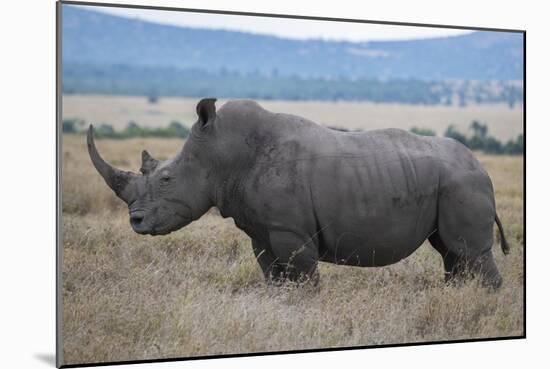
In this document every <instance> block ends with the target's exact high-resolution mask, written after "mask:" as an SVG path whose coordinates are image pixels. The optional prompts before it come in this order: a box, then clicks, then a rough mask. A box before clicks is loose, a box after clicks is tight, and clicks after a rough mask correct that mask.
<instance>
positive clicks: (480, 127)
mask: <svg viewBox="0 0 550 369" xmlns="http://www.w3.org/2000/svg"><path fill="white" fill-rule="evenodd" d="M470 129H471V130H472V131H474V136H479V137H481V138H485V137H486V136H487V131H488V128H487V125H486V124H481V123H480V122H478V121H477V120H474V121H473V122H472V124H471V125H470Z"/></svg>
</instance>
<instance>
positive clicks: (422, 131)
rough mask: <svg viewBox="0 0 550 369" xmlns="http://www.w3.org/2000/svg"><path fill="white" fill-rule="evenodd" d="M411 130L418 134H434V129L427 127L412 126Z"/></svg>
mask: <svg viewBox="0 0 550 369" xmlns="http://www.w3.org/2000/svg"><path fill="white" fill-rule="evenodd" d="M411 132H412V133H415V134H417V135H420V136H435V131H433V130H431V129H429V128H418V127H412V128H411Z"/></svg>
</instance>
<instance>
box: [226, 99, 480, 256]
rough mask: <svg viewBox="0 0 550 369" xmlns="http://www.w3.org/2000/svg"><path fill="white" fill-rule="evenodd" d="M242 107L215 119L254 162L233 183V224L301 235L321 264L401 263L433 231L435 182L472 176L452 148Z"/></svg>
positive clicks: (463, 156)
mask: <svg viewBox="0 0 550 369" xmlns="http://www.w3.org/2000/svg"><path fill="white" fill-rule="evenodd" d="M245 105H246V106H245V108H243V106H242V104H241V105H240V106H239V104H236V105H233V106H230V108H231V109H227V110H226V111H225V112H224V113H223V114H224V115H225V117H229V116H230V117H231V120H232V122H233V124H234V125H241V126H239V127H233V128H234V130H235V129H242V131H241V132H239V136H240V137H242V140H243V141H242V143H241V144H242V145H243V147H244V148H245V150H248V151H253V152H254V155H253V160H250V161H249V162H247V164H246V168H244V167H243V169H242V171H243V172H242V173H241V175H240V178H241V179H240V180H239V182H240V187H241V188H242V192H241V193H242V198H241V201H240V203H241V206H240V208H239V209H240V210H239V211H240V213H239V214H235V215H236V216H234V218H235V220H236V222H237V224H239V223H240V224H241V225H243V228H248V229H252V230H253V231H255V230H257V228H258V227H260V228H262V232H263V233H265V230H269V229H277V230H281V229H283V230H288V231H290V232H293V233H297V234H300V233H302V234H304V235H306V236H307V241H308V242H312V243H314V244H315V245H316V246H317V247H318V248H319V250H320V254H321V256H322V258H323V259H324V260H327V261H331V262H337V263H343V264H350V265H362V266H378V265H387V264H391V263H394V262H396V261H398V260H400V259H402V258H404V257H406V256H408V255H409V254H410V253H412V252H413V251H414V250H415V249H416V248H417V247H418V246H419V245H420V244H421V243H422V242H423V241H424V240H425V239H426V237H427V236H428V234H429V233H430V232H431V231H433V229H434V227H435V222H436V217H437V198H438V191H439V188H440V181H441V177H442V176H443V177H445V176H448V175H447V173H454V175H457V173H458V174H460V173H462V172H464V173H466V172H472V171H473V172H476V173H477V172H480V168H481V167H480V166H479V163H477V161H476V160H475V159H474V158H473V156H472V155H471V153H470V152H469V150H468V149H466V148H465V147H464V146H462V145H460V144H458V143H456V142H454V141H453V140H449V139H443V138H435V137H422V136H417V135H414V134H411V133H408V132H406V131H403V130H398V129H386V130H374V131H368V132H356V133H348V132H339V131H334V130H331V129H327V128H324V127H321V126H319V125H317V124H315V123H313V122H310V121H308V120H306V119H304V118H301V117H297V116H292V115H286V114H274V113H270V112H268V111H266V110H263V109H261V108H258V107H259V106H258V107H256V106H254V105H253V104H245ZM229 113H231V114H229ZM243 126H244V127H243ZM243 128H244V129H243ZM480 173H482V169H481V172H480ZM245 213H246V214H245Z"/></svg>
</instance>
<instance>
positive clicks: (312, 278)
mask: <svg viewBox="0 0 550 369" xmlns="http://www.w3.org/2000/svg"><path fill="white" fill-rule="evenodd" d="M269 241H270V244H271V250H273V254H274V255H275V257H276V262H277V264H278V265H279V266H280V267H281V268H282V274H281V275H280V277H281V278H282V279H287V280H290V281H292V282H297V283H299V284H303V283H312V284H313V285H314V286H317V285H318V283H319V273H318V271H317V264H318V262H319V252H318V250H317V247H316V245H315V244H313V242H312V241H311V239H310V238H307V237H301V236H299V235H297V234H295V233H294V232H290V231H270V232H269Z"/></svg>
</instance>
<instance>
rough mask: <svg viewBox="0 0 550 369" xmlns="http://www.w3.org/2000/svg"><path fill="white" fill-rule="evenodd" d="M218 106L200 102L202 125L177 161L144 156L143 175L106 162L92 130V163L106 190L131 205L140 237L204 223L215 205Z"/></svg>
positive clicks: (89, 138) (211, 101) (195, 127)
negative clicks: (214, 136) (212, 148)
mask: <svg viewBox="0 0 550 369" xmlns="http://www.w3.org/2000/svg"><path fill="white" fill-rule="evenodd" d="M215 101H216V99H203V100H201V101H200V102H199V104H198V105H197V115H198V120H197V122H196V123H195V124H194V125H193V127H192V129H191V135H190V137H189V138H188V140H187V141H186V142H185V144H184V145H183V148H182V150H181V151H180V152H179V153H178V154H177V155H176V156H175V157H174V158H172V159H168V160H166V161H159V160H157V159H154V158H153V157H152V156H151V155H150V154H149V153H148V152H147V151H145V150H144V151H143V152H142V157H141V159H142V164H141V169H140V172H141V173H140V174H136V173H132V172H127V171H122V170H120V169H117V168H114V167H113V166H111V165H110V164H108V163H107V162H105V161H104V160H103V159H102V158H101V156H100V155H99V153H98V151H97V148H96V146H95V143H94V130H93V126H91V125H90V128H89V130H88V135H87V143H88V153H89V154H90V158H91V159H92V163H93V164H94V166H95V168H96V169H97V171H98V172H99V174H101V176H102V177H103V179H104V180H105V182H106V183H107V185H108V186H109V187H110V188H111V189H112V190H113V191H114V192H115V194H116V195H117V196H118V197H119V198H120V199H122V200H123V201H124V202H125V203H126V204H128V211H129V215H130V224H131V226H132V228H133V230H134V231H135V232H137V233H140V234H151V235H161V234H168V233H170V232H173V231H175V230H178V229H180V228H182V227H184V226H186V225H187V224H189V223H190V222H192V221H193V220H196V219H198V218H200V217H201V216H202V215H203V214H204V213H205V212H206V211H208V209H209V208H210V207H212V206H213V205H214V202H213V195H212V194H213V191H212V183H211V181H210V180H209V177H210V174H211V172H212V171H213V169H214V168H213V163H214V162H215V161H213V160H212V158H211V152H210V150H209V144H211V142H210V140H208V137H209V136H210V135H209V131H210V130H211V128H212V127H213V125H214V121H215V120H216V107H215Z"/></svg>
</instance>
